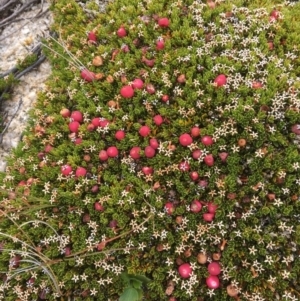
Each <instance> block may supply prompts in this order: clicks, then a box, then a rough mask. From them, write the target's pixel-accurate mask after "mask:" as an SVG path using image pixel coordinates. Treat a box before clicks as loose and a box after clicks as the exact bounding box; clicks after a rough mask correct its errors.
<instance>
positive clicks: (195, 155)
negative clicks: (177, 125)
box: [192, 149, 202, 160]
mask: <svg viewBox="0 0 300 301" xmlns="http://www.w3.org/2000/svg"><path fill="white" fill-rule="evenodd" d="M201 155H202V151H201V149H194V150H193V153H192V157H193V159H195V160H198V159H199V158H200V157H201Z"/></svg>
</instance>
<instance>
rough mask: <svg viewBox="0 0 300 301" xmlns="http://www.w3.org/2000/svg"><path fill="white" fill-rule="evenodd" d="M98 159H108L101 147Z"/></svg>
mask: <svg viewBox="0 0 300 301" xmlns="http://www.w3.org/2000/svg"><path fill="white" fill-rule="evenodd" d="M99 159H100V160H101V161H106V160H107V159H108V154H107V152H106V150H104V149H103V150H101V151H100V152H99Z"/></svg>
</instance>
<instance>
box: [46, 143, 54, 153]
mask: <svg viewBox="0 0 300 301" xmlns="http://www.w3.org/2000/svg"><path fill="white" fill-rule="evenodd" d="M52 149H53V146H52V145H50V144H47V145H46V146H45V148H44V152H45V153H50V152H51V150H52Z"/></svg>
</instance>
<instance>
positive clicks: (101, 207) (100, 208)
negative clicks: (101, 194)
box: [94, 202, 104, 212]
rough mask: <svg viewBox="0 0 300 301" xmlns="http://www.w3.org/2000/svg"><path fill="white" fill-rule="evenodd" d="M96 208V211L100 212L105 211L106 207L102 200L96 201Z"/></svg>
mask: <svg viewBox="0 0 300 301" xmlns="http://www.w3.org/2000/svg"><path fill="white" fill-rule="evenodd" d="M94 209H95V210H96V211H100V212H102V211H104V207H103V205H102V204H101V203H100V202H95V203H94Z"/></svg>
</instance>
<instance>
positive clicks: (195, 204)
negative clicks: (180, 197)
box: [190, 200, 202, 213]
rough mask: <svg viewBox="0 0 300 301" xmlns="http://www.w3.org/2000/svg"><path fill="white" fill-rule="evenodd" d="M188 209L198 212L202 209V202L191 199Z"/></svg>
mask: <svg viewBox="0 0 300 301" xmlns="http://www.w3.org/2000/svg"><path fill="white" fill-rule="evenodd" d="M190 209H191V211H192V212H194V213H198V212H200V211H201V209H202V204H201V203H200V201H198V200H193V201H192V203H191V206H190Z"/></svg>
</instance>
